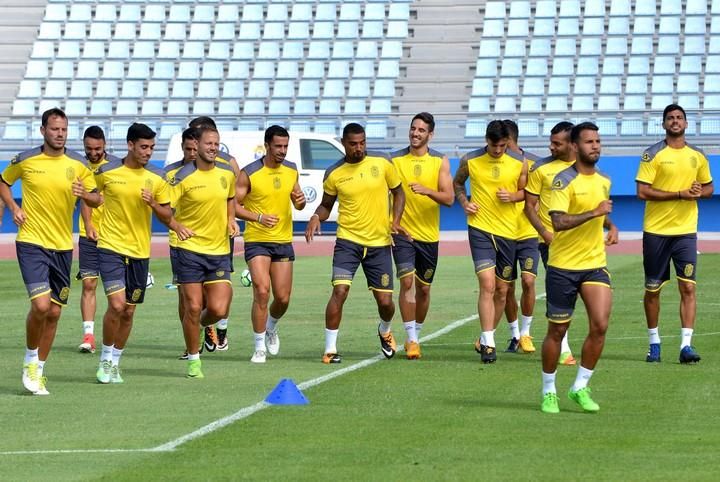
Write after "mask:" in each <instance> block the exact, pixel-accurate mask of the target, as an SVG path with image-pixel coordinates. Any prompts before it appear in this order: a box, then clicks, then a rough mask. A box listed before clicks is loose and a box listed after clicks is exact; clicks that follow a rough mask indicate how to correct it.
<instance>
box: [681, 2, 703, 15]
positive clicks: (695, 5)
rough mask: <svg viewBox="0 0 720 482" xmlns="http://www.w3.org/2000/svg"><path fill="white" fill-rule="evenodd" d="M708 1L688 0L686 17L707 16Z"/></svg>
mask: <svg viewBox="0 0 720 482" xmlns="http://www.w3.org/2000/svg"><path fill="white" fill-rule="evenodd" d="M707 6H708V5H707V0H687V1H686V2H685V14H686V15H705V14H706V13H707Z"/></svg>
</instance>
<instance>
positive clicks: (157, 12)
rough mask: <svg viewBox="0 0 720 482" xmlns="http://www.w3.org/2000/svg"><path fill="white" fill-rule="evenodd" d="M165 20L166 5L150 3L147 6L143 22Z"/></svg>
mask: <svg viewBox="0 0 720 482" xmlns="http://www.w3.org/2000/svg"><path fill="white" fill-rule="evenodd" d="M164 21H165V5H161V4H152V3H151V4H149V5H147V6H146V7H145V15H144V16H143V23H148V22H164Z"/></svg>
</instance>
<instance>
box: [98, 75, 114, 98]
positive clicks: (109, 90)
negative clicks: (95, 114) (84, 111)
mask: <svg viewBox="0 0 720 482" xmlns="http://www.w3.org/2000/svg"><path fill="white" fill-rule="evenodd" d="M117 96H118V86H117V81H115V80H98V82H97V85H96V87H95V97H97V98H99V99H115V98H117Z"/></svg>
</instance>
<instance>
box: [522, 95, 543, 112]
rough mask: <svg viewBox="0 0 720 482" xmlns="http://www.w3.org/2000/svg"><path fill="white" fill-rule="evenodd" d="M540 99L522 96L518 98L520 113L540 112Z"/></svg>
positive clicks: (541, 101) (541, 102) (541, 100)
mask: <svg viewBox="0 0 720 482" xmlns="http://www.w3.org/2000/svg"><path fill="white" fill-rule="evenodd" d="M542 104H543V98H542V97H539V96H538V97H528V96H526V95H523V96H522V97H521V98H520V112H538V113H539V112H542Z"/></svg>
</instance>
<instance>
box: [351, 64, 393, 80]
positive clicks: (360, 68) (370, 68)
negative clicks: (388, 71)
mask: <svg viewBox="0 0 720 482" xmlns="http://www.w3.org/2000/svg"><path fill="white" fill-rule="evenodd" d="M352 76H353V78H356V79H360V78H362V79H372V78H375V62H373V61H372V60H356V61H355V62H354V63H353V73H352ZM378 77H381V76H380V75H378ZM385 77H388V76H385ZM390 77H392V78H395V77H397V75H394V76H390Z"/></svg>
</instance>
